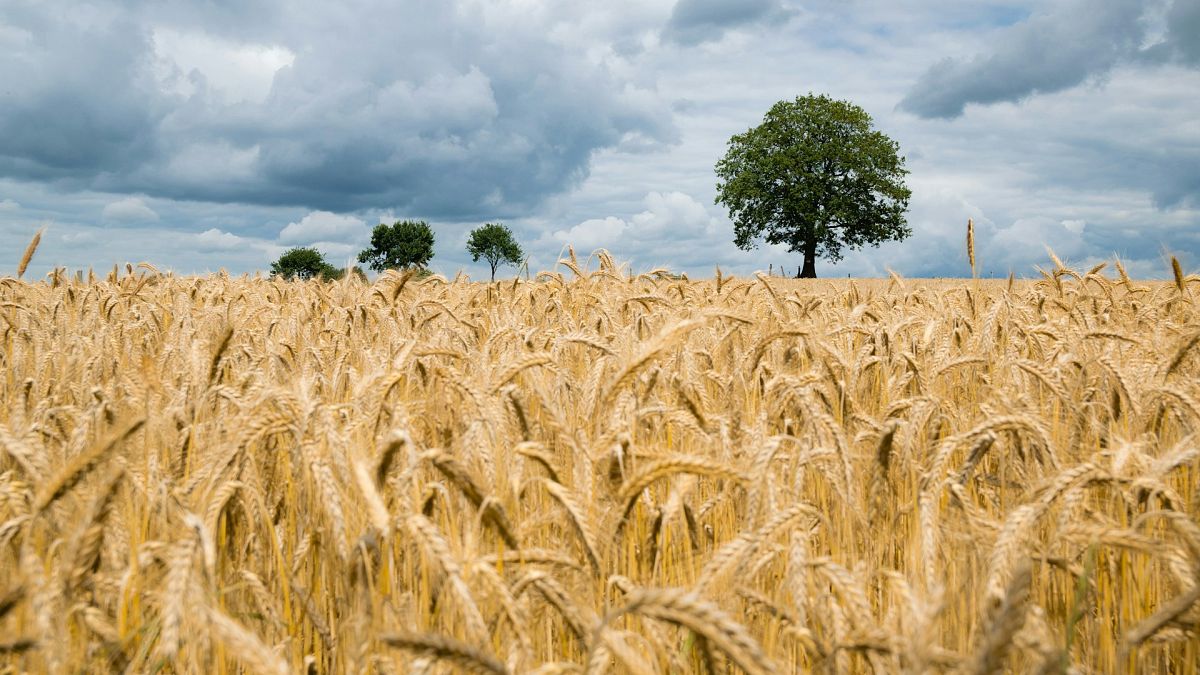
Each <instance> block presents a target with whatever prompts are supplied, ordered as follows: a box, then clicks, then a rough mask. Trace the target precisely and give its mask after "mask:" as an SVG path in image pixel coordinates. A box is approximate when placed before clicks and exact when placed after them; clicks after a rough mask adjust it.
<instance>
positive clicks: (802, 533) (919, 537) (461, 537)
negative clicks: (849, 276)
mask: <svg viewBox="0 0 1200 675" xmlns="http://www.w3.org/2000/svg"><path fill="white" fill-rule="evenodd" d="M556 269H557V270H558V271H557V272H553V273H543V274H541V275H538V276H537V277H536V278H535V279H531V280H522V281H518V282H514V281H507V282H503V283H497V284H495V285H488V284H481V283H471V282H468V281H467V280H465V279H455V280H447V279H444V278H442V277H438V276H432V277H426V278H417V277H414V276H412V275H409V274H399V273H396V272H389V273H387V274H385V275H384V276H383V277H382V278H380V279H379V280H378V281H376V282H375V283H373V284H368V283H366V282H364V281H361V280H358V279H356V278H354V275H347V278H346V279H344V280H342V281H338V282H328V283H327V282H284V281H272V280H266V279H251V278H232V277H229V276H226V275H214V276H209V277H203V278H194V277H172V276H170V275H164V274H159V273H158V272H157V271H156V270H155V269H154V268H153V267H150V266H148V265H144V266H140V267H138V268H132V267H130V268H126V269H124V270H114V271H113V272H112V273H111V274H109V275H108V276H107V279H105V278H103V277H100V278H91V277H90V275H67V274H64V273H57V274H54V275H51V276H50V277H47V278H46V279H45V280H43V281H38V282H33V283H31V282H29V281H18V280H17V279H13V278H6V279H0V331H2V333H0V336H2V337H0V348H2V351H0V372H2V375H0V672H4V673H8V672H13V673H15V672H54V673H58V672H109V671H118V672H119V671H125V672H155V671H158V672H189V673H191V672H195V673H233V672H259V673H285V672H304V671H305V670H306V669H308V670H309V671H310V672H318V673H325V672H331V673H342V672H347V673H375V672H379V673H406V672H430V673H440V672H477V673H505V672H511V673H530V672H537V673H601V672H614V673H616V672H629V673H667V672H709V673H725V672H730V673H736V672H743V671H744V672H747V673H769V672H779V673H792V672H804V671H809V670H815V671H819V672H884V673H888V672H904V673H918V672H943V671H958V672H970V673H988V672H999V671H1003V670H1011V671H1017V672H1049V673H1053V672H1058V673H1062V672H1069V671H1071V670H1072V669H1078V672H1133V671H1134V669H1138V668H1140V669H1141V670H1142V671H1143V672H1173V673H1197V672H1198V668H1200V666H1198V664H1200V637H1198V631H1200V627H1198V623H1200V524H1198V523H1200V486H1198V483H1200V437H1198V436H1197V432H1198V431H1200V377H1198V376H1200V344H1198V342H1200V311H1198V309H1197V307H1196V304H1195V303H1196V302H1197V300H1198V298H1197V295H1198V294H1200V287H1198V286H1197V282H1198V281H1200V279H1197V278H1195V277H1183V276H1182V275H1180V276H1178V277H1177V278H1176V280H1175V281H1174V282H1161V283H1160V282H1139V281H1131V280H1130V279H1128V278H1127V277H1125V275H1124V273H1123V271H1120V270H1115V271H1113V272H1110V271H1109V270H1108V269H1107V268H1106V269H1103V270H1093V271H1091V272H1089V273H1086V274H1084V273H1082V272H1076V271H1072V270H1068V269H1065V268H1062V267H1056V268H1053V269H1050V270H1048V271H1047V273H1046V274H1045V276H1044V278H1042V279H1040V280H1038V281H1024V282H1021V281H1018V282H1016V283H1012V282H1007V283H1006V282H1004V281H971V280H956V281H949V280H947V281H928V280H905V279H900V278H892V279H885V280H870V281H850V280H834V281H827V280H816V281H795V280H784V279H778V278H767V277H761V276H760V277H756V278H755V277H752V278H722V277H721V276H720V275H718V276H717V278H716V279H708V280H703V281H692V280H688V279H686V278H677V277H675V276H673V275H670V274H667V273H665V272H655V273H650V274H643V275H640V276H632V275H630V274H629V273H628V272H627V271H626V270H624V269H623V268H619V267H618V266H616V265H614V263H613V262H612V260H611V258H609V257H608V256H607V255H604V254H601V255H599V256H598V257H597V258H593V259H592V260H591V261H590V265H589V261H584V260H574V259H568V260H566V261H564V262H563V263H562V264H561V265H560V266H558V267H557V268H556Z"/></svg>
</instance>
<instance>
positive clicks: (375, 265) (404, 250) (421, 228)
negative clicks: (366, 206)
mask: <svg viewBox="0 0 1200 675" xmlns="http://www.w3.org/2000/svg"><path fill="white" fill-rule="evenodd" d="M432 259H433V230H432V229H430V227H429V223H426V222H425V221H423V220H397V221H396V222H395V223H394V224H392V225H388V224H386V223H380V224H378V225H376V226H375V229H374V230H372V231H371V245H370V247H368V248H366V249H364V250H363V251H362V253H359V254H358V261H359V262H360V263H365V264H367V265H370V267H371V269H373V270H375V271H376V272H382V271H384V270H389V269H397V268H406V267H419V268H423V267H425V266H426V265H428V264H429V261H430V260H432Z"/></svg>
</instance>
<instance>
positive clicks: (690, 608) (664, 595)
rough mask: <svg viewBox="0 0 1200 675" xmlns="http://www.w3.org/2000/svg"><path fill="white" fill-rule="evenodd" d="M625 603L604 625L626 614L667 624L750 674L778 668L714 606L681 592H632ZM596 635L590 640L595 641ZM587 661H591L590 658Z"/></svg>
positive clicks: (759, 673) (760, 648) (744, 632)
mask: <svg viewBox="0 0 1200 675" xmlns="http://www.w3.org/2000/svg"><path fill="white" fill-rule="evenodd" d="M626 600H627V603H626V604H625V605H624V606H623V607H621V608H619V609H616V610H614V611H612V612H610V613H609V614H608V616H606V617H605V618H604V620H603V621H602V622H601V624H600V628H598V629H597V632H599V630H601V629H602V628H603V627H604V626H607V625H608V624H610V623H612V622H613V621H614V620H616V619H618V618H620V617H621V616H624V615H626V614H639V615H642V616H646V617H650V618H652V619H658V620H660V621H667V622H670V623H674V624H676V625H679V626H682V627H684V628H687V629H689V630H691V631H692V632H694V633H696V634H698V635H700V636H701V637H703V638H704V639H705V640H708V641H709V643H711V644H712V645H713V646H714V647H716V648H718V649H720V650H721V651H723V652H725V654H727V655H728V656H729V658H730V659H732V660H733V662H734V663H735V664H737V666H738V667H739V668H741V669H742V670H744V671H746V672H747V673H749V674H750V675H766V674H768V673H775V672H777V669H776V667H775V664H773V663H772V662H771V660H770V659H769V658H767V655H766V654H765V653H764V652H763V650H762V647H760V646H759V644H758V643H757V642H755V640H754V638H753V637H751V636H750V633H749V632H748V631H747V630H746V627H745V626H743V625H742V624H740V623H737V622H736V621H734V620H733V619H731V618H729V616H728V615H727V614H725V612H723V611H721V610H720V609H718V608H717V607H716V606H715V605H713V604H711V603H709V602H706V601H704V600H702V599H701V598H700V597H699V596H697V595H695V594H693V593H691V592H690V591H686V590H683V589H646V590H635V591H633V592H632V593H630V594H629V595H628V596H627V597H626ZM598 638H599V635H597V636H596V637H595V638H594V639H593V641H592V642H593V644H594V643H595V642H597V640H598ZM589 661H590V659H589Z"/></svg>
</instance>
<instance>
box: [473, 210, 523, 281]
mask: <svg viewBox="0 0 1200 675" xmlns="http://www.w3.org/2000/svg"><path fill="white" fill-rule="evenodd" d="M467 253H470V254H471V260H474V261H475V262H479V259H480V258H483V259H484V260H486V261H487V262H488V264H489V265H491V266H492V281H495V280H496V268H497V267H498V266H499V265H500V263H502V262H506V263H509V264H510V265H519V264H521V255H522V253H521V245H520V244H518V243H517V240H516V239H514V238H513V234H512V231H511V230H509V229H508V227H507V226H505V225H501V224H500V223H486V224H484V225H481V226H479V227H477V228H475V229H474V230H472V231H471V238H470V239H468V240H467Z"/></svg>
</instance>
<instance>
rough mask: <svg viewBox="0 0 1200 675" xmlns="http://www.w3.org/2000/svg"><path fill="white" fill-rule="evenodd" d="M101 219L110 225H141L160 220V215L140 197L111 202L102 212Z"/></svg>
mask: <svg viewBox="0 0 1200 675" xmlns="http://www.w3.org/2000/svg"><path fill="white" fill-rule="evenodd" d="M100 217H101V219H103V220H104V221H106V222H110V223H139V222H147V221H157V220H158V214H157V213H155V211H154V209H152V208H150V207H149V206H147V205H146V202H144V201H142V199H141V198H140V197H126V198H124V199H118V200H117V201H115V202H111V203H109V204H108V205H107V206H105V207H104V210H103V211H101V212H100Z"/></svg>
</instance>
